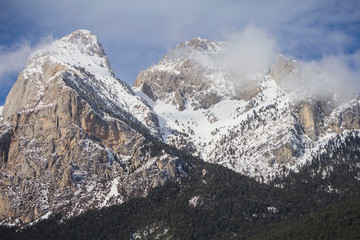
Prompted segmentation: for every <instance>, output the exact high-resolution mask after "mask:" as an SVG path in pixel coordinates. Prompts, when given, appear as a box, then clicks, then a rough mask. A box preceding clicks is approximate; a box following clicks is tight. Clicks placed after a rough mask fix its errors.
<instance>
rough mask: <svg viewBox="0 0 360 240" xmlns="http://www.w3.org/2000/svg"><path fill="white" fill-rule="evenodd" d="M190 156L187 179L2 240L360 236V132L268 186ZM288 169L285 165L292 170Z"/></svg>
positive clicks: (4, 233) (1, 233)
mask: <svg viewBox="0 0 360 240" xmlns="http://www.w3.org/2000/svg"><path fill="white" fill-rule="evenodd" d="M182 158H186V161H185V162H187V165H188V168H187V171H188V174H187V176H186V177H184V178H182V179H181V180H180V181H178V182H175V183H168V184H167V185H165V186H161V187H158V188H155V189H153V190H152V191H151V192H150V193H149V195H148V196H147V197H146V198H139V199H133V200H130V201H129V202H128V203H125V204H122V205H118V206H112V207H109V208H104V209H101V210H100V211H88V212H85V213H84V214H82V215H80V216H78V217H74V218H71V219H69V220H62V217H61V216H56V217H53V218H52V219H49V220H45V221H42V222H40V223H38V224H36V225H34V226H32V227H28V228H25V229H22V230H19V231H17V232H15V230H14V229H8V228H1V229H0V239H137V238H139V239H141V238H142V239H156V238H157V239H230V238H234V239H248V238H249V239H304V238H311V239H340V238H343V239H356V236H360V235H359V234H360V225H359V224H360V220H359V219H360V204H359V203H360V181H359V177H360V176H359V169H360V160H359V158H360V138H359V137H357V136H356V137H355V136H352V135H351V136H348V137H346V138H345V139H343V140H341V138H340V137H339V138H338V139H336V140H334V141H332V142H331V143H330V144H329V145H328V146H326V148H325V149H324V151H323V153H322V154H320V155H318V156H316V157H314V159H313V161H312V162H311V163H309V164H308V165H307V166H304V167H303V168H302V170H301V171H300V172H298V173H294V172H291V171H290V172H289V173H288V174H286V175H285V174H284V175H283V176H279V177H278V178H276V179H274V180H273V181H272V182H270V183H269V184H261V183H258V182H256V181H254V180H253V179H250V178H248V177H245V176H242V175H240V174H238V173H235V172H233V171H231V170H229V169H227V168H224V167H221V166H218V165H214V164H209V163H204V162H202V161H200V160H197V159H194V158H192V157H190V156H186V155H182ZM285 172H286V171H285Z"/></svg>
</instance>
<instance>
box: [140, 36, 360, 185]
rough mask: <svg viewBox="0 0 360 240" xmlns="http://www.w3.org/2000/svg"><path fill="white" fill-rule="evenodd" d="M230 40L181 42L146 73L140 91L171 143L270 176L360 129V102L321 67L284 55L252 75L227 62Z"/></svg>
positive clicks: (205, 157) (249, 172)
mask: <svg viewBox="0 0 360 240" xmlns="http://www.w3.org/2000/svg"><path fill="white" fill-rule="evenodd" d="M226 47H227V45H226V43H223V42H212V41H209V40H205V39H201V38H199V37H197V38H194V39H192V40H191V41H187V42H184V43H181V44H179V45H178V46H176V47H174V48H173V49H172V50H170V51H169V53H168V54H166V55H165V56H164V57H163V58H162V59H161V61H160V62H159V63H158V64H156V65H155V66H152V67H150V68H148V69H146V70H144V71H143V72H141V73H140V74H139V76H138V78H137V79H136V82H135V84H134V88H133V89H134V91H135V92H136V93H137V94H138V95H139V96H141V97H143V98H144V99H146V101H147V102H148V104H149V105H151V106H152V107H153V109H154V111H155V112H156V114H157V115H158V117H159V123H160V131H161V135H162V138H163V141H164V142H166V143H167V144H170V145H173V146H176V147H177V148H179V149H184V150H186V151H190V152H192V153H193V155H194V156H199V157H200V158H202V159H203V160H205V161H207V162H211V163H217V164H220V165H223V166H226V167H228V168H230V169H233V170H235V171H236V172H239V173H242V174H245V175H247V176H251V177H255V178H256V179H258V180H259V181H269V180H271V179H273V178H274V177H275V176H277V175H281V174H282V172H283V171H284V169H285V171H286V172H288V171H289V170H290V169H291V170H294V171H298V170H299V169H300V168H301V166H302V165H304V164H305V163H307V162H308V161H311V159H312V158H313V157H314V156H316V155H317V154H319V153H321V152H322V149H323V148H324V146H326V145H327V144H328V142H329V141H331V140H333V139H334V138H335V137H336V136H337V135H341V136H346V135H348V134H351V132H353V131H354V130H356V129H359V128H360V124H359V123H360V115H359V113H360V109H359V99H358V98H356V97H355V96H354V97H353V99H346V101H344V100H342V99H339V97H338V96H337V95H336V92H331V91H329V90H328V89H327V86H323V92H324V93H325V92H326V93H327V94H313V93H312V92H313V91H312V89H313V88H314V81H320V80H321V81H322V82H326V81H330V79H328V78H329V76H328V75H327V74H326V73H324V72H322V71H321V70H319V69H317V68H316V67H314V68H312V69H310V70H307V75H305V74H304V70H303V69H304V67H303V65H302V64H301V63H300V62H297V61H296V60H290V59H287V58H286V57H284V56H279V57H278V59H277V60H276V62H275V63H274V64H273V66H272V67H271V68H269V69H259V70H258V71H257V72H253V73H246V72H239V71H234V69H230V68H228V67H227V66H226V65H224V61H222V59H224V58H226V54H227V51H226Z"/></svg>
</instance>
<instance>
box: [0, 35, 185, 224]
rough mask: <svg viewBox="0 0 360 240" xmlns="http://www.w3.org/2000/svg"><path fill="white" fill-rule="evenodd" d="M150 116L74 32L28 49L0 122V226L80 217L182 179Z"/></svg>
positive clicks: (91, 41)
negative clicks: (29, 52) (31, 50)
mask: <svg viewBox="0 0 360 240" xmlns="http://www.w3.org/2000/svg"><path fill="white" fill-rule="evenodd" d="M159 136H160V135H159V125H158V120H157V116H156V114H155V113H154V111H153V110H152V109H151V107H150V106H149V105H148V104H147V103H146V102H145V101H144V100H143V99H141V98H140V97H138V96H136V95H135V94H134V92H133V91H132V90H131V89H130V88H129V87H128V85H127V84H125V83H124V82H122V81H121V80H119V79H117V78H116V77H115V76H114V73H113V71H112V69H111V67H110V64H109V62H108V59H107V57H106V55H105V52H104V49H103V48H102V46H101V44H100V43H99V42H98V40H97V38H96V36H95V35H93V34H92V33H91V32H89V31H87V30H79V31H75V32H73V33H71V34H70V35H68V36H66V37H64V38H62V39H60V40H57V41H55V42H53V43H52V44H50V45H48V46H46V47H44V48H42V49H40V50H38V51H36V52H35V53H33V54H32V55H31V56H30V58H29V60H28V62H27V65H26V68H25V69H24V70H23V71H22V72H21V73H20V74H19V77H18V79H17V81H16V83H15V85H14V86H13V88H12V89H11V91H10V93H9V95H8V97H7V99H6V102H5V105H4V107H3V111H2V118H1V124H0V153H1V154H0V179H1V181H0V192H1V194H0V221H1V224H16V225H22V224H23V223H30V222H32V221H34V220H36V219H41V218H46V217H48V216H49V215H51V214H56V213H62V214H64V215H66V216H68V217H69V216H74V215H78V214H80V213H81V212H83V211H85V210H88V209H92V208H101V207H104V206H109V205H112V204H120V203H123V202H126V201H128V199H130V198H134V197H139V196H146V194H147V193H148V191H149V189H151V188H153V187H156V186H158V185H162V184H164V183H165V182H167V181H174V180H176V179H177V178H178V177H179V176H181V175H182V174H184V171H183V170H182V168H181V160H180V159H179V158H178V157H176V156H174V155H172V154H171V153H167V152H165V151H161V146H162V145H161V143H160V138H159Z"/></svg>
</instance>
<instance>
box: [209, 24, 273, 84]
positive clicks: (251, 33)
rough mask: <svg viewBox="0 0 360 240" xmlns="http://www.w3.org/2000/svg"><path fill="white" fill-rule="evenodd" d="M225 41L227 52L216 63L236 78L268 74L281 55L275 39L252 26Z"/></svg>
mask: <svg viewBox="0 0 360 240" xmlns="http://www.w3.org/2000/svg"><path fill="white" fill-rule="evenodd" d="M225 41H226V49H225V52H224V54H223V55H221V56H220V57H219V58H217V59H216V62H217V64H219V65H220V66H222V67H224V68H225V69H227V70H228V71H229V72H230V73H231V74H232V75H233V76H234V77H235V78H240V79H241V78H249V77H251V76H253V75H255V74H258V73H265V72H267V71H268V70H269V68H270V66H271V65H272V64H273V63H274V61H275V59H276V57H277V55H278V54H279V50H278V46H277V42H276V40H275V38H274V37H272V36H271V35H270V34H269V33H268V32H267V31H266V30H265V29H262V28H258V27H255V26H254V25H252V24H250V25H247V26H246V27H245V28H244V29H243V30H242V31H239V32H233V33H231V34H230V35H229V36H226V38H225Z"/></svg>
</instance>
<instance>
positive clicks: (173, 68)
mask: <svg viewBox="0 0 360 240" xmlns="http://www.w3.org/2000/svg"><path fill="white" fill-rule="evenodd" d="M222 49H223V43H221V42H211V41H208V40H205V39H201V38H199V37H197V38H194V39H192V40H191V41H188V42H184V43H182V44H179V45H178V46H176V47H174V48H173V49H172V50H171V51H170V52H169V53H168V54H167V55H165V56H164V57H163V59H162V60H161V61H160V63H159V64H157V65H155V66H153V67H150V68H149V69H147V70H145V71H143V72H141V73H140V74H139V76H138V77H137V79H136V81H135V84H134V87H137V88H140V89H141V91H143V92H144V93H145V94H146V95H147V96H148V97H149V98H151V99H152V100H153V101H156V100H161V101H164V102H166V103H170V104H172V105H174V106H176V107H177V108H178V110H179V111H183V110H184V109H185V108H186V104H190V106H191V107H193V108H195V109H198V108H202V109H207V108H209V107H210V106H212V105H214V104H216V103H217V102H219V101H220V100H221V99H222V98H223V97H224V95H226V96H230V95H231V93H230V92H227V93H226V94H224V93H219V92H218V89H217V88H216V87H215V86H214V83H215V82H214V81H215V80H216V81H224V80H223V79H214V78H213V76H212V75H208V74H212V73H213V71H216V66H215V65H214V63H213V61H212V59H211V58H209V57H215V56H217V55H219V54H221V51H222ZM219 74H221V73H220V72H219ZM219 77H220V78H224V77H225V76H218V78H219ZM188 100H191V102H189V101H188Z"/></svg>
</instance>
